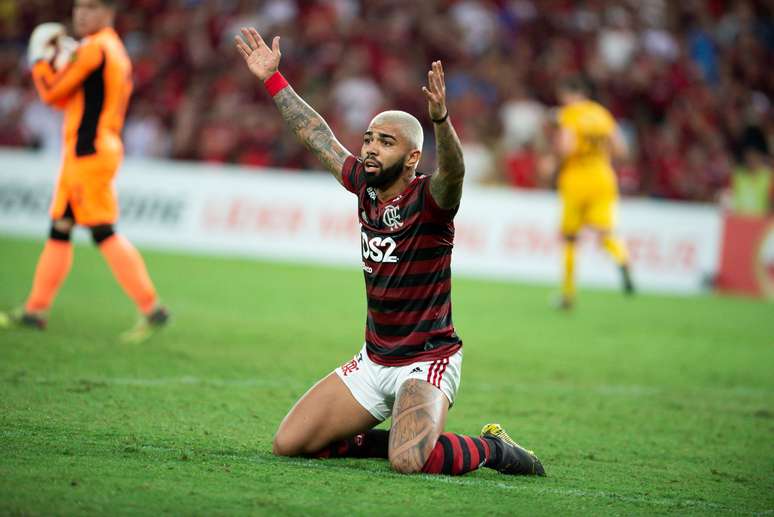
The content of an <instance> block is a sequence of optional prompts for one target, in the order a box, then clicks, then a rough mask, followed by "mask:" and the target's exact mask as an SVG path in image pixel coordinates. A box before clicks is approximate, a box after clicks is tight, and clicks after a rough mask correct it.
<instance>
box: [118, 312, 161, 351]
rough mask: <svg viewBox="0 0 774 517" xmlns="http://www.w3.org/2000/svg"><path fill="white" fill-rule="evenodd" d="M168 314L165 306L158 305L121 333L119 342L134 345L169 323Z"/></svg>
mask: <svg viewBox="0 0 774 517" xmlns="http://www.w3.org/2000/svg"><path fill="white" fill-rule="evenodd" d="M169 319H170V315H169V311H168V310H167V308H166V307H164V306H162V305H159V306H157V307H156V308H155V309H153V310H152V311H151V312H150V313H149V314H147V315H144V316H142V317H141V318H140V320H139V321H138V322H137V323H136V324H135V325H134V327H132V328H131V329H129V330H127V331H126V332H124V333H123V334H121V342H123V343H127V344H131V345H136V344H138V343H142V342H143V341H146V340H148V339H150V337H151V336H153V335H154V334H155V333H156V332H158V331H159V330H161V329H162V328H164V327H165V326H166V325H167V324H168V323H169Z"/></svg>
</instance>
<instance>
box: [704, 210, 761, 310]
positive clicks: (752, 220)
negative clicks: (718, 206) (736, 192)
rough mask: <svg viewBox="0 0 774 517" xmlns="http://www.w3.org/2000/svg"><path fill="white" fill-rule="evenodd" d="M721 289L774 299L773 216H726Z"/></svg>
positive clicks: (720, 275) (719, 278)
mask: <svg viewBox="0 0 774 517" xmlns="http://www.w3.org/2000/svg"><path fill="white" fill-rule="evenodd" d="M722 242H723V249H722V252H721V256H720V273H719V274H718V282H717V285H718V289H720V290H721V291H725V292H730V293H738V294H748V295H752V296H765V297H769V298H774V217H746V216H737V215H728V216H726V218H725V220H724V222H723V240H722Z"/></svg>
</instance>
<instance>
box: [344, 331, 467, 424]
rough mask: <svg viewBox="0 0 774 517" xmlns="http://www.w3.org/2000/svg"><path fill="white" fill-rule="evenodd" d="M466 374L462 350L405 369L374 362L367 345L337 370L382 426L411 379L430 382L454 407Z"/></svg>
mask: <svg viewBox="0 0 774 517" xmlns="http://www.w3.org/2000/svg"><path fill="white" fill-rule="evenodd" d="M461 374H462V349H460V350H459V351H457V353H455V354H454V355H451V356H450V357H447V358H446V359H438V360H435V361H420V362H416V363H411V364H407V365H405V366H382V365H380V364H377V363H375V362H373V361H372V360H371V359H370V358H369V357H368V353H367V352H366V347H365V345H363V348H362V350H360V352H359V353H358V354H357V355H355V357H354V359H352V360H351V361H349V362H347V363H344V364H343V365H341V366H339V367H338V368H336V375H338V376H339V378H340V379H341V380H342V381H344V384H346V385H347V388H349V391H351V392H352V395H353V396H354V397H355V400H357V401H358V403H359V404H360V405H361V406H363V407H364V408H366V410H368V412H369V413H371V414H372V415H373V416H374V418H376V419H377V420H379V421H380V422H382V421H384V420H387V419H388V418H390V416H391V415H392V406H393V404H394V403H395V396H396V395H397V394H398V389H399V388H400V387H401V385H403V383H404V382H406V381H407V380H408V379H419V380H422V381H427V382H429V383H431V384H433V385H434V386H435V387H437V388H438V389H439V390H441V392H442V393H443V394H444V395H446V398H447V399H449V407H451V406H452V405H453V404H454V396H455V395H456V394H457V389H458V388H459V385H460V375H461Z"/></svg>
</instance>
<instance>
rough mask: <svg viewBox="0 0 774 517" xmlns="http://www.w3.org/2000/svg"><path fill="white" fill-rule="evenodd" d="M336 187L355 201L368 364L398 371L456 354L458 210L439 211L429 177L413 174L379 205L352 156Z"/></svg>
mask: <svg viewBox="0 0 774 517" xmlns="http://www.w3.org/2000/svg"><path fill="white" fill-rule="evenodd" d="M342 180H343V184H344V187H345V188H346V189H347V190H349V191H350V192H352V193H354V194H357V197H358V218H359V219H360V230H361V252H362V255H361V256H362V259H363V271H364V276H365V284H366V296H367V299H368V316H367V318H366V331H365V341H366V349H367V350H368V355H369V357H370V358H371V359H372V360H373V361H374V362H376V363H378V364H381V365H385V366H400V365H405V364H410V363H413V362H417V361H432V360H435V359H441V358H444V357H449V356H450V355H452V354H454V353H455V352H457V350H459V349H460V347H462V340H461V339H460V338H459V336H457V334H456V332H455V331H454V325H453V324H452V305H451V254H452V244H453V242H454V216H455V214H456V213H457V210H456V208H455V209H452V210H444V209H442V208H440V207H439V206H438V204H437V203H436V202H435V200H434V199H433V197H432V195H431V194H430V176H426V175H419V174H417V176H416V177H415V178H414V180H413V181H412V182H411V184H410V185H409V186H408V187H406V189H405V190H404V191H403V192H401V193H400V194H398V195H397V196H395V197H394V198H392V199H390V200H388V201H386V202H382V201H379V199H378V198H377V196H376V191H375V190H374V189H373V188H371V187H368V186H367V185H366V182H365V172H364V168H363V163H362V162H361V161H360V160H357V159H355V157H353V156H350V157H349V158H347V160H346V161H345V162H344V166H343V167H342Z"/></svg>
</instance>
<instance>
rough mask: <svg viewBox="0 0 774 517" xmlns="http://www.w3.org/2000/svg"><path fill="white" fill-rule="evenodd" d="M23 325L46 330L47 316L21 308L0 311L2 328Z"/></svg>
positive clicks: (0, 326)
mask: <svg viewBox="0 0 774 517" xmlns="http://www.w3.org/2000/svg"><path fill="white" fill-rule="evenodd" d="M21 327H27V328H33V329H37V330H45V329H46V318H45V317H44V316H42V315H40V314H34V313H31V312H27V311H25V310H24V309H21V308H19V309H14V310H12V311H0V329H10V328H21Z"/></svg>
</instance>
